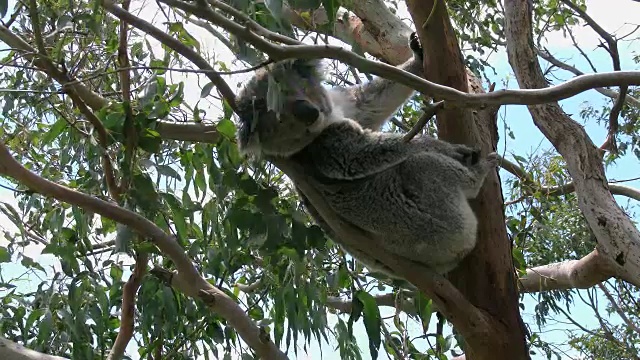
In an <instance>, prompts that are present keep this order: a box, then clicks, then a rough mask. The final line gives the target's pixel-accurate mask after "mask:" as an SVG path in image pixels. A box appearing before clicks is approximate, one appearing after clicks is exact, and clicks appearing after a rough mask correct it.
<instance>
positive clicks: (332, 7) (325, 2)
mask: <svg viewBox="0 0 640 360" xmlns="http://www.w3.org/2000/svg"><path fill="white" fill-rule="evenodd" d="M322 6H324V9H325V11H326V12H327V19H328V20H329V25H330V26H331V28H333V23H334V22H335V20H336V12H337V11H338V8H339V7H340V2H339V1H338V0H322Z"/></svg>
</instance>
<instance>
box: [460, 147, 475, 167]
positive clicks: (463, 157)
mask: <svg viewBox="0 0 640 360" xmlns="http://www.w3.org/2000/svg"><path fill="white" fill-rule="evenodd" d="M455 153H456V156H455V158H456V159H457V160H458V161H460V163H462V164H463V165H465V166H473V165H476V164H477V163H478V161H480V150H477V149H474V148H470V147H468V146H466V145H456V147H455Z"/></svg>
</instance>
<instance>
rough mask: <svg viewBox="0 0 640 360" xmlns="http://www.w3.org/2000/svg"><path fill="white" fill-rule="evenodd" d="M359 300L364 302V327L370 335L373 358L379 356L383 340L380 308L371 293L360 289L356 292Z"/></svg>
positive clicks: (373, 359) (370, 348) (370, 349)
mask: <svg viewBox="0 0 640 360" xmlns="http://www.w3.org/2000/svg"><path fill="white" fill-rule="evenodd" d="M355 295H356V297H357V298H358V300H360V301H361V302H362V305H363V308H362V311H363V315H364V316H363V320H364V328H365V330H366V331H367V335H368V336H369V352H370V353H371V359H372V360H376V359H377V358H378V349H379V348H380V343H381V342H382V339H381V335H380V331H381V327H382V319H381V317H380V309H379V308H378V304H377V303H376V299H375V298H374V297H373V296H371V294H369V293H366V292H364V291H361V290H358V291H356V293H355Z"/></svg>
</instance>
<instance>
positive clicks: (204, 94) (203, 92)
mask: <svg viewBox="0 0 640 360" xmlns="http://www.w3.org/2000/svg"><path fill="white" fill-rule="evenodd" d="M213 86H214V84H213V83H212V82H210V83H208V84H207V85H205V86H203V87H202V90H201V91H200V98H206V97H207V96H209V94H211V89H213Z"/></svg>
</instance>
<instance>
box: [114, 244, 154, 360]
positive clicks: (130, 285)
mask: <svg viewBox="0 0 640 360" xmlns="http://www.w3.org/2000/svg"><path fill="white" fill-rule="evenodd" d="M148 262H149V255H148V254H144V253H142V254H138V255H137V256H136V264H135V266H134V268H133V272H132V273H131V276H129V280H127V282H126V283H125V284H124V287H123V288H122V307H121V309H122V315H121V316H120V331H119V332H118V336H117V337H116V340H115V341H114V342H113V346H112V347H111V351H110V352H109V356H108V357H107V360H120V359H122V357H123V356H124V352H125V349H126V348H127V344H129V341H130V340H131V338H132V337H133V329H134V320H135V310H136V308H135V306H136V293H137V292H138V288H139V287H140V284H141V283H142V278H143V277H144V274H145V273H146V272H147V263H148Z"/></svg>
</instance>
